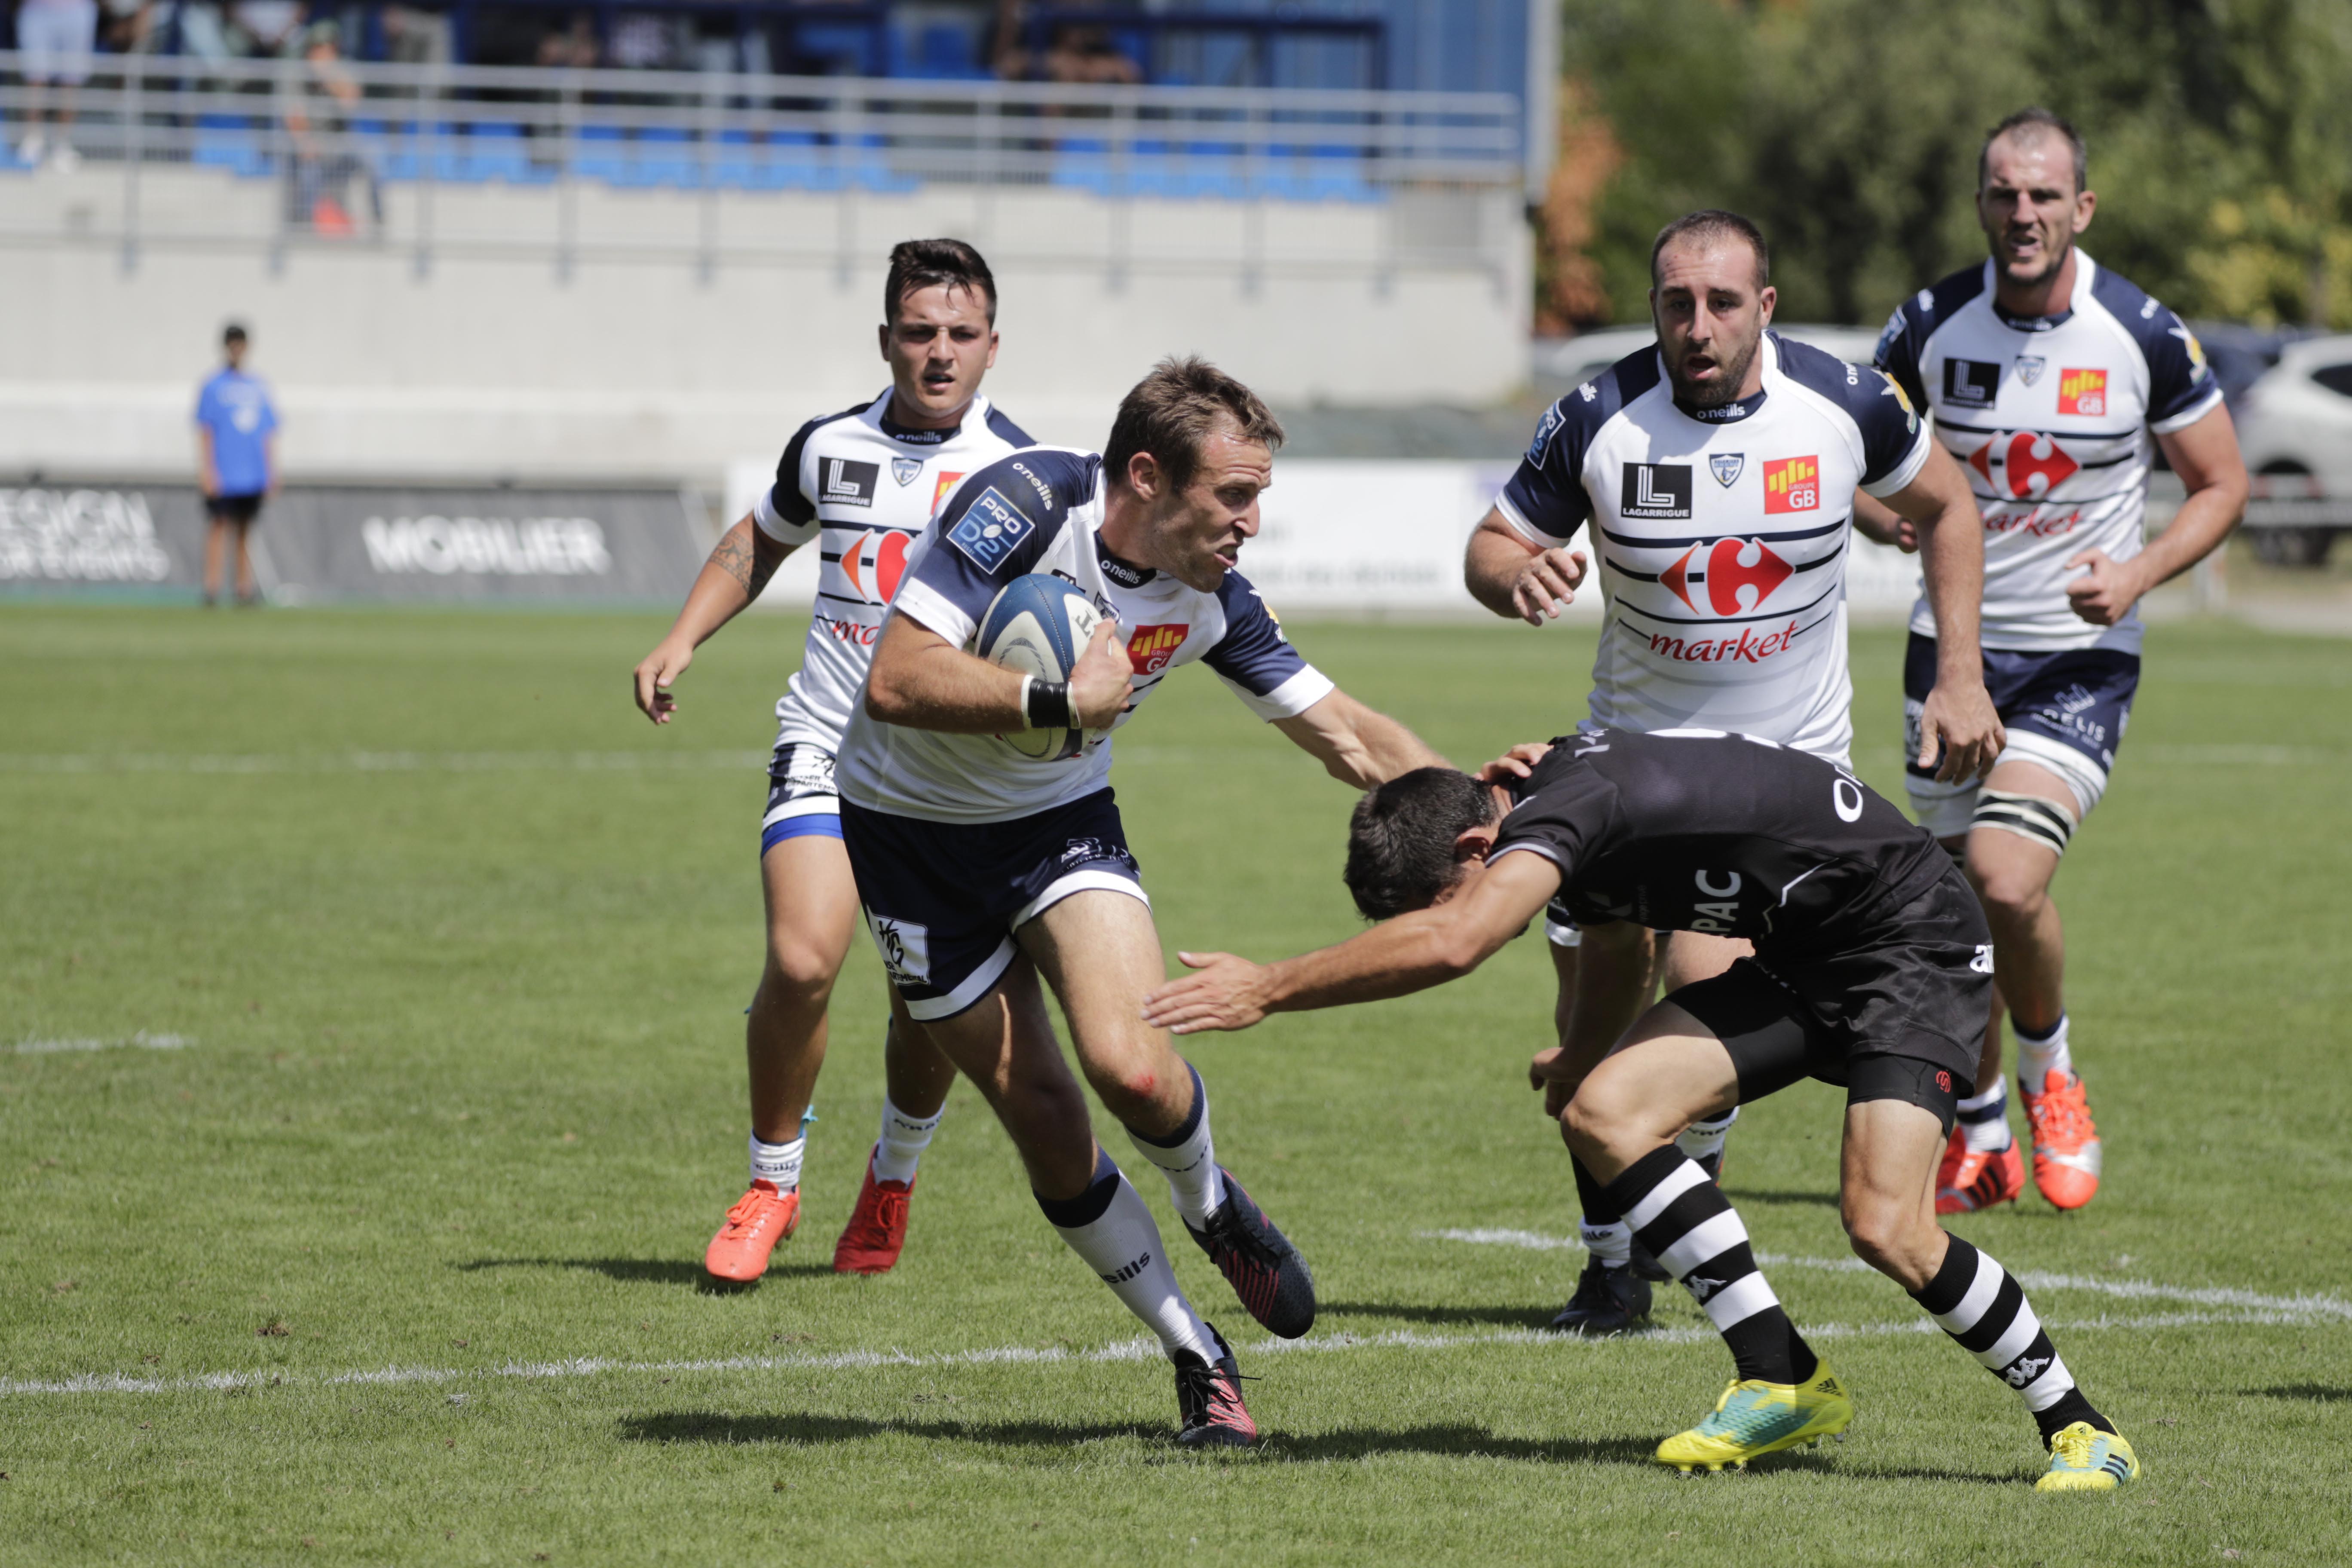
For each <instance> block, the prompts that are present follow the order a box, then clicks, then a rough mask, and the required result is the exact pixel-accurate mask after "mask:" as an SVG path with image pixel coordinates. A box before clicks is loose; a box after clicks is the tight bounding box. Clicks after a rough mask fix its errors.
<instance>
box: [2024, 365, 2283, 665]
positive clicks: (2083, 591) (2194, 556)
mask: <svg viewBox="0 0 2352 1568" xmlns="http://www.w3.org/2000/svg"><path fill="white" fill-rule="evenodd" d="M2156 440H2157V445H2158V446H2160V447H2163V448H2164V457H2165V460H2166V461H2167V462H2168V463H2170V464H2171V465H2172V471H2173V472H2174V473H2176V474H2179V476H2180V482H2181V484H2182V485H2184V486H2186V487H2187V489H2188V490H2189V499H2188V500H2185V501H2183V502H2181V503H2180V510H2179V513H2177V514H2176V515H2175V516H2174V517H2173V520H2172V521H2171V522H2169V523H2168V524H2167V525H2166V526H2165V530H2164V531H2163V532H2162V533H2159V534H2158V535H2157V536H2156V537H2155V538H2154V539H2151V540H2149V541H2148V542H2147V549H2145V550H2143V551H2141V552H2139V553H2138V554H2137V555H2135V556H2133V557H2132V558H2131V559H2130V560H2128V561H2113V560H2110V559H2108V557H2107V554H2106V552H2105V551H2100V550H2085V551H2084V552H2082V553H2081V554H2080V555H2077V556H2075V557H2074V559H2072V560H2070V561H2068V562H2067V563H2066V564H2067V565H2069V566H2081V567H2084V568H2085V570H2084V573H2083V574H2082V575H2081V576H2079V577H2077V578H2075V579H2074V581H2073V582H2071V583H2069V584H2066V599H2067V602H2068V603H2069V604H2071V605H2073V606H2074V613H2075V614H2076V615H2078V616H2082V617H2083V618H2084V620H2086V621H2088V622H2090V623H2091V624H2092V625H2093V626H2114V625H2115V624H2116V622H2117V621H2120V620H2122V619H2123V618H2124V617H2125V616H2127V615H2129V614H2131V607H2132V606H2133V605H2136V604H2137V603H2138V602H2139V600H2140V597H2141V595H2144V594H2146V593H2147V591H2148V590H2149V589H2151V588H2153V587H2156V586H2157V585H2158V584H2163V583H2168V582H2170V581H2172V579H2173V578H2175V577H2178V576H2179V575H2180V574H2182V573H2183V572H2186V571H2188V570H2189V568H2190V567H2191V566H2194V565H2196V564H2197V563H2199V562H2200V561H2202V560H2204V559H2205V557H2207V556H2208V555H2210V554H2211V553H2213V552H2214V551H2215V550H2217V549H2219V548H2220V547H2221V542H2222V541H2223V540H2225V539H2227V538H2229V537H2230V531H2231V530H2232V529H2234V528H2236V527H2237V526H2238V522H2239V520H2240V519H2242V518H2243V517H2244V516H2245V515H2246V492H2247V490H2248V489H2249V488H2250V486H2249V482H2248V480H2247V479H2246V459H2245V458H2244V456H2243V455H2242V454H2241V453H2240V452H2239V450H2238V427H2237V426H2235V425H2233V424H2231V421H2230V410H2229V409H2228V408H2227V407H2225V406H2221V405H2216V406H2215V408H2214V410H2213V412H2211V413H2210V414H2208V415H2207V416H2205V417H2204V418H2202V419H2200V420H2199V421H2197V423H2196V424H2194V425H2191V426H2189V427H2188V428H2187V429H2185V430H2175V431H2173V432H2171V433H2170V434H2168V435H2160V436H2158V437H2157V438H2156Z"/></svg>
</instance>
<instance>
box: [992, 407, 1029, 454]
mask: <svg viewBox="0 0 2352 1568" xmlns="http://www.w3.org/2000/svg"><path fill="white" fill-rule="evenodd" d="M988 427H989V429H991V430H992V431H994V432H995V433H996V438H997V439H998V440H1000V441H1003V442H1004V443H1006V444H1007V445H1009V446H1013V447H1034V446H1035V445H1036V444H1037V438H1036V437H1034V436H1032V435H1030V434H1029V432H1028V431H1026V430H1024V429H1023V428H1021V426H1018V425H1015V424H1014V423H1013V421H1012V420H1010V419H1007V418H1006V417H1005V416H1004V410H1003V409H1002V408H999V407H997V406H996V405H994V404H991V405H989V409H988Z"/></svg>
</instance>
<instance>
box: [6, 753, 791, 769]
mask: <svg viewBox="0 0 2352 1568" xmlns="http://www.w3.org/2000/svg"><path fill="white" fill-rule="evenodd" d="M767 765H768V753H767V752H719V751H643V752H67V753H64V754H61V755H51V756H38V755H32V754H19V755H14V756H11V755H8V754H6V753H0V773H642V772H652V771H658V772H664V773H668V772H678V771H690V770H695V769H702V768H764V767H766V766H767Z"/></svg>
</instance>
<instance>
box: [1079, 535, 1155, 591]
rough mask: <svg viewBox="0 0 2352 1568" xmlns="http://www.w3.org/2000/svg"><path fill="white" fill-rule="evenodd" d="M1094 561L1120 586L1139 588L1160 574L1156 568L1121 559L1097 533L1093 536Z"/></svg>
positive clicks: (1105, 574)
mask: <svg viewBox="0 0 2352 1568" xmlns="http://www.w3.org/2000/svg"><path fill="white" fill-rule="evenodd" d="M1095 562H1096V563H1097V565H1099V566H1100V567H1101V568H1102V572H1103V575H1104V576H1106V577H1108V578H1109V579H1110V580H1111V581H1112V582H1114V583H1116V584H1118V585H1119V586H1120V587H1122V588H1140V587H1142V586H1143V585H1144V584H1146V583H1149V582H1150V581H1151V580H1152V579H1153V578H1154V577H1157V576H1159V575H1160V573H1159V571H1158V569H1157V568H1154V567H1150V566H1138V565H1136V564H1135V563H1133V562H1130V561H1121V560H1120V559H1119V558H1118V556H1116V555H1113V554H1112V553H1111V552H1110V546H1109V545H1108V544H1105V543H1104V542H1102V537H1101V535H1099V534H1097V535H1096V537H1095Z"/></svg>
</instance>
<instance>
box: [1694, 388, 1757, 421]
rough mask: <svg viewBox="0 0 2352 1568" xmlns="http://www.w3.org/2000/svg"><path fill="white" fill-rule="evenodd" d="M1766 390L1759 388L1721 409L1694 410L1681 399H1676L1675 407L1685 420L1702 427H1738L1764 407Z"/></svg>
mask: <svg viewBox="0 0 2352 1568" xmlns="http://www.w3.org/2000/svg"><path fill="white" fill-rule="evenodd" d="M1763 406H1764V389H1763V388H1762V387H1760V386H1759V387H1758V388H1757V389H1756V390H1755V391H1754V392H1751V393H1749V394H1748V395H1747V396H1745V397H1735V398H1733V399H1732V400H1731V401H1730V402H1728V403H1727V404H1725V405H1722V406H1721V407H1719V408H1693V407H1691V406H1690V405H1687V404H1685V403H1684V402H1683V400H1682V399H1681V398H1679V397H1677V398H1675V407H1676V408H1678V409H1680V410H1681V411H1682V414H1683V416H1684V417H1685V418H1686V419H1696V420H1697V421H1698V422H1699V423H1700V424H1702V425H1737V424H1738V423H1739V422H1740V421H1741V420H1742V419H1745V418H1747V417H1748V416H1750V415H1752V414H1754V413H1755V412H1756V411H1757V410H1758V409H1759V408H1761V407H1763Z"/></svg>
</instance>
